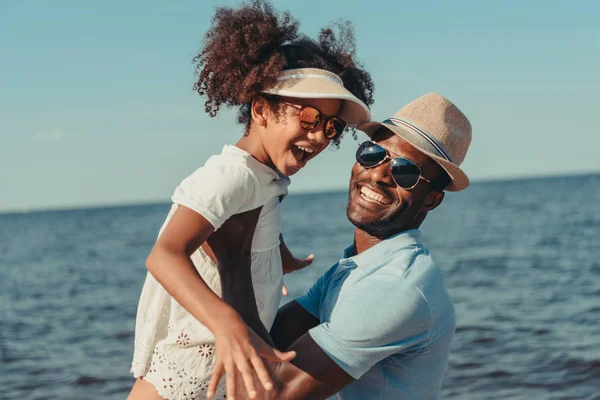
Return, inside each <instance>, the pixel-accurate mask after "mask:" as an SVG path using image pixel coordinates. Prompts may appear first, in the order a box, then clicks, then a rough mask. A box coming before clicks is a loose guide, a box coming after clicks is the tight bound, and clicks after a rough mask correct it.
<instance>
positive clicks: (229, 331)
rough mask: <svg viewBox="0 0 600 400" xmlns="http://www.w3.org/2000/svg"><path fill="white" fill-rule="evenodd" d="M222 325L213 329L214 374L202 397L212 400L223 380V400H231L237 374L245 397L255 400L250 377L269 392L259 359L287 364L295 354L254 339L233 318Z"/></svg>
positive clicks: (268, 384)
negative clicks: (242, 385)
mask: <svg viewBox="0 0 600 400" xmlns="http://www.w3.org/2000/svg"><path fill="white" fill-rule="evenodd" d="M221 321H222V323H221V324H220V325H219V327H216V329H215V332H214V334H215V355H216V365H215V370H214V372H213V374H212V377H211V379H210V383H209V384H208V389H207V395H206V397H207V398H209V399H212V397H213V396H214V394H215V392H216V390H217V386H218V384H219V382H220V380H221V377H222V376H223V373H225V374H226V376H225V379H226V383H227V399H229V400H235V381H236V374H237V373H238V371H239V372H240V373H241V374H242V379H243V381H244V385H245V386H246V391H247V392H248V397H249V398H251V399H254V398H256V387H255V385H254V373H253V372H255V373H256V376H257V377H258V379H259V380H260V381H261V383H262V385H263V387H264V388H265V390H271V389H272V388H273V383H272V382H271V378H270V377H269V374H268V372H267V369H266V367H265V365H264V363H263V361H262V359H261V357H264V358H266V359H268V360H272V361H277V362H287V361H290V360H292V359H293V358H294V357H295V356H296V352H294V351H289V352H285V353H284V352H281V351H279V350H277V349H274V348H272V347H270V346H269V345H267V344H266V343H265V341H264V340H262V339H261V338H260V337H258V335H257V334H256V333H255V332H254V331H253V330H252V329H250V328H248V326H247V325H246V324H245V323H244V322H243V321H242V319H241V318H240V317H239V316H238V315H237V314H235V315H234V316H233V317H230V318H222V319H221Z"/></svg>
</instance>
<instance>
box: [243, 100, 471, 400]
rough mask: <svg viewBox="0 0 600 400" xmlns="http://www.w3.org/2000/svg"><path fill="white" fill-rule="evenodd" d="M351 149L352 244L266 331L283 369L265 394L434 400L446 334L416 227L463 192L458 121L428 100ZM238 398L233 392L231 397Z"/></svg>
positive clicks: (439, 286) (466, 132) (449, 318)
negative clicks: (281, 355) (285, 359)
mask: <svg viewBox="0 0 600 400" xmlns="http://www.w3.org/2000/svg"><path fill="white" fill-rule="evenodd" d="M360 129H361V130H363V131H365V132H366V133H367V134H368V135H369V136H370V138H371V141H370V142H365V143H363V144H362V145H361V146H360V147H359V150H358V151H357V163H356V164H355V165H354V167H353V169H352V176H351V180H350V195H349V200H348V210H347V213H348V218H349V219H350V221H351V222H352V223H353V224H354V225H355V227H356V228H355V233H354V244H353V246H351V247H350V248H348V249H347V250H346V252H345V255H344V258H343V259H341V260H340V261H339V262H338V263H337V264H336V265H334V266H333V267H332V268H331V269H330V270H329V271H327V272H326V273H325V274H324V275H323V276H321V277H320V278H319V280H318V281H317V282H316V283H315V284H314V285H313V286H312V287H311V288H310V290H309V291H308V292H307V293H306V294H305V295H304V296H301V297H300V298H298V299H296V300H295V301H292V302H291V303H289V304H287V305H286V306H284V307H282V308H281V309H280V311H279V313H278V315H277V319H276V321H275V323H274V326H273V328H272V330H271V335H272V337H273V340H274V341H275V343H276V344H277V346H278V347H279V348H280V349H288V350H295V351H296V353H297V356H296V358H295V359H294V360H292V362H291V363H283V364H278V365H273V366H272V367H273V370H272V378H273V381H274V383H275V388H274V389H273V390H272V391H271V392H270V393H268V394H264V395H263V396H265V397H268V398H275V399H286V400H288V399H311V400H312V399H326V398H328V397H329V396H331V395H333V394H334V393H338V392H339V394H338V396H339V398H340V399H344V400H355V399H357V400H358V399H360V400H365V399H394V400H397V399H417V400H423V399H434V398H437V397H438V395H439V390H440V386H441V383H442V378H443V375H444V370H445V368H446V365H447V363H448V356H449V352H450V343H451V340H452V336H453V334H454V327H455V315H454V307H453V304H452V300H451V299H450V297H449V296H448V293H447V292H446V289H445V287H444V278H443V274H442V271H441V269H440V268H439V267H438V266H437V265H436V263H435V262H434V261H433V259H432V257H431V255H430V254H429V252H428V251H427V248H426V247H425V245H424V244H423V242H422V240H421V234H420V232H419V230H418V228H419V226H420V225H421V223H422V222H423V220H424V219H425V217H426V216H427V213H428V212H430V211H432V210H434V209H435V208H436V207H438V206H439V205H440V203H441V202H442V200H443V199H444V190H448V191H459V190H463V189H465V188H466V187H467V186H468V185H469V180H468V178H467V176H466V175H465V173H464V172H463V171H462V170H461V169H460V167H459V166H460V164H461V163H462V161H463V159H464V157H465V155H466V152H467V149H468V147H469V144H470V141H471V125H470V123H469V121H468V120H467V118H466V117H465V115H464V114H463V113H462V112H461V111H460V110H459V109H458V108H457V107H456V106H455V105H454V104H452V103H451V102H450V101H448V100H447V99H445V98H443V97H442V96H440V95H438V94H435V93H429V94H426V95H424V96H423V97H420V98H419V99H417V100H415V101H413V102H411V103H410V104H408V105H407V106H405V107H403V108H402V109H400V110H399V111H398V112H397V113H396V114H395V115H394V117H392V118H390V119H388V120H385V121H383V122H382V123H378V122H371V123H367V124H365V125H363V126H361V127H360ZM238 393H243V391H242V390H239V391H238Z"/></svg>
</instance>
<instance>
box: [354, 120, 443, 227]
mask: <svg viewBox="0 0 600 400" xmlns="http://www.w3.org/2000/svg"><path fill="white" fill-rule="evenodd" d="M371 140H372V141H374V142H377V143H378V144H379V145H381V146H382V147H384V148H385V149H386V150H387V151H388V153H389V155H390V157H392V158H395V157H404V158H407V159H409V160H411V161H413V162H414V163H415V164H417V165H418V166H419V167H420V168H421V175H422V176H423V177H424V178H426V179H428V180H430V181H435V180H436V179H438V177H439V176H440V174H441V173H442V170H441V168H440V167H439V166H438V164H437V163H435V162H434V161H433V160H432V159H431V158H429V157H428V156H426V155H425V154H423V153H421V152H420V151H418V150H417V149H415V148H414V147H412V146H411V145H410V144H408V142H406V141H405V140H404V139H402V138H400V137H399V136H398V135H396V134H394V133H393V132H391V131H389V130H388V129H386V128H383V127H382V128H379V130H378V131H377V132H375V134H374V135H373V137H372V139H371ZM443 197H444V194H443V193H441V192H436V191H434V190H433V188H432V187H431V184H430V183H428V182H426V181H424V180H423V179H420V180H419V182H418V183H417V185H416V186H415V187H414V188H412V189H408V190H407V189H403V188H401V187H400V186H398V185H397V184H396V182H395V181H394V179H393V178H392V173H391V170H390V162H389V160H387V161H386V162H384V163H382V164H381V165H378V166H377V167H373V168H369V169H366V168H364V167H362V166H361V165H360V164H358V163H356V164H354V167H353V168H352V175H351V177H350V194H349V199H348V209H347V214H348V219H349V220H350V222H352V223H353V224H354V225H355V226H356V227H358V228H359V229H361V230H363V231H365V232H367V233H368V234H370V235H371V236H375V237H379V238H386V237H388V236H391V235H393V234H395V233H398V232H401V231H404V230H407V229H412V228H418V227H419V225H420V224H421V222H422V221H423V219H424V218H425V216H426V215H427V212H428V211H431V210H432V209H434V208H435V207H437V206H438V205H439V203H440V202H441V201H442V199H443Z"/></svg>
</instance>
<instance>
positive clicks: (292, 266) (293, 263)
mask: <svg viewBox="0 0 600 400" xmlns="http://www.w3.org/2000/svg"><path fill="white" fill-rule="evenodd" d="M290 256H291V254H290ZM314 259H315V255H314V254H311V255H309V256H308V257H306V258H300V259H298V258H295V257H288V258H287V259H286V260H285V262H284V263H283V273H284V274H289V273H290V272H294V271H298V270H300V269H302V268H306V267H308V266H309V265H310V264H312V262H313V260H314ZM281 293H282V294H283V295H284V296H287V295H288V294H289V292H288V289H287V287H286V286H285V283H284V284H283V285H282V286H281Z"/></svg>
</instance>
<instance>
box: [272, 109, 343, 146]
mask: <svg viewBox="0 0 600 400" xmlns="http://www.w3.org/2000/svg"><path fill="white" fill-rule="evenodd" d="M282 103H283V104H286V105H288V106H291V107H294V108H295V109H297V110H300V114H299V115H298V116H299V118H300V126H302V129H306V130H309V131H310V130H313V129H315V128H316V127H317V126H319V124H320V123H321V120H322V119H323V114H321V111H319V110H317V109H316V108H314V107H312V106H301V105H299V104H293V103H288V102H286V101H282ZM323 123H324V124H325V129H324V130H323V132H325V136H326V137H327V139H333V138H335V137H336V136H339V135H341V134H342V132H344V129H346V121H344V120H343V119H341V118H338V117H331V118H326V119H325V120H324V121H323Z"/></svg>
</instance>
